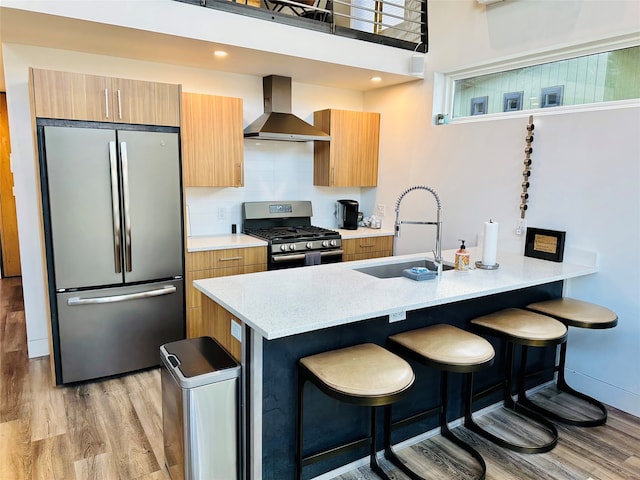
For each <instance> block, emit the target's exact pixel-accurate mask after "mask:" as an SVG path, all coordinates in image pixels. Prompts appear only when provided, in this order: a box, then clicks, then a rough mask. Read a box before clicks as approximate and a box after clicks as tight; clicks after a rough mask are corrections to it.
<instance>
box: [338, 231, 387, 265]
mask: <svg viewBox="0 0 640 480" xmlns="http://www.w3.org/2000/svg"><path fill="white" fill-rule="evenodd" d="M342 250H344V253H343V254H342V260H343V261H345V262H350V261H352V260H367V259H369V258H378V257H390V256H391V255H393V235H385V236H383V237H363V238H349V239H342Z"/></svg>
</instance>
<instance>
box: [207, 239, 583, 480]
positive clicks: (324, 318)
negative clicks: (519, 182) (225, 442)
mask: <svg viewBox="0 0 640 480" xmlns="http://www.w3.org/2000/svg"><path fill="white" fill-rule="evenodd" d="M454 253H455V251H454V250H451V251H446V252H444V258H445V262H449V263H452V260H453V255H454ZM476 253H477V252H475V251H474V250H473V249H472V251H471V254H472V257H474V258H475V257H476V255H475V254H476ZM424 258H428V256H426V255H424V254H422V255H420V254H414V255H403V256H398V257H387V258H378V259H372V260H363V261H357V262H345V263H338V264H329V265H319V266H314V267H307V268H295V269H286V270H277V271H269V272H259V273H253V274H248V275H234V276H230V277H223V278H212V279H205V280H197V281H195V282H194V285H195V286H196V288H197V289H199V290H200V291H202V292H203V293H204V295H206V296H207V297H208V298H209V299H210V300H212V301H213V302H215V303H217V304H219V305H220V306H222V307H223V308H224V309H226V310H227V311H228V312H230V314H231V315H232V316H234V317H235V318H236V319H237V320H239V321H241V322H242V323H243V324H244V330H243V332H242V334H243V348H242V364H243V368H244V370H243V372H244V373H243V374H244V376H245V377H244V389H245V392H244V395H245V397H244V398H245V405H246V408H245V418H244V420H245V430H244V431H245V440H246V449H247V450H246V458H247V459H248V462H246V465H247V469H248V473H247V478H250V479H273V480H275V479H281V478H292V476H293V473H292V472H293V471H294V470H293V468H294V455H295V417H296V412H295V397H296V395H295V365H296V361H297V359H298V358H301V357H303V356H306V355H311V354H314V353H318V352H321V351H327V350H331V349H335V348H340V347H344V346H348V345H353V344H356V343H361V342H373V343H377V344H379V345H384V343H385V340H386V338H387V337H388V336H389V335H392V334H395V333H398V332H401V331H407V330H412V329H415V328H419V327H422V326H425V325H429V324H435V323H450V324H453V325H456V326H459V327H462V328H468V322H469V320H470V319H472V318H474V317H476V316H479V315H483V314H487V313H490V312H493V311H497V310H500V309H502V308H507V307H522V306H524V305H526V304H528V303H530V302H533V301H539V300H543V299H548V298H555V297H559V296H561V295H562V291H563V282H564V281H565V280H568V279H571V278H575V277H580V276H584V275H589V274H593V273H595V272H596V268H595V266H594V265H595V262H588V261H585V262H579V263H568V262H567V263H555V262H548V261H544V260H538V259H533V258H528V257H524V256H522V255H517V254H507V253H502V252H501V253H500V255H499V257H498V261H499V263H500V268H498V269H497V270H478V269H476V270H471V271H468V272H457V271H454V270H451V271H445V272H443V273H442V275H441V276H440V277H439V278H437V279H435V280H428V281H422V282H416V281H413V280H410V279H407V278H404V277H397V278H377V277H374V276H371V275H368V274H366V273H363V272H360V271H357V270H355V269H356V268H363V267H368V266H375V265H383V264H389V263H398V262H404V261H409V260H418V259H424ZM203 301H208V300H203ZM390 318H391V319H393V320H394V321H392V322H390V321H389V319H390ZM396 320H397V321H396ZM492 343H495V342H493V340H492ZM494 347H495V348H496V353H497V357H496V358H500V354H501V347H500V346H499V345H495V344H494ZM539 350H541V351H542V352H540V355H539V356H538V357H535V356H532V358H531V359H530V361H531V363H533V364H534V366H540V367H542V366H551V365H552V364H553V361H554V359H555V351H552V350H548V351H545V350H546V349H539ZM490 370H491V372H490V373H488V374H487V376H486V378H485V377H482V376H478V379H479V380H480V384H481V385H487V384H491V383H492V382H495V381H496V380H499V373H498V372H497V371H496V369H495V368H494V369H490ZM434 375H435V373H434ZM436 378H437V377H436V376H434V377H432V378H425V377H424V376H423V378H420V376H419V378H418V379H417V382H416V387H415V392H416V395H412V396H411V397H410V398H411V399H412V400H411V402H413V403H411V402H407V404H406V405H404V406H403V407H401V408H400V409H398V410H399V411H398V413H399V415H402V414H403V412H404V414H405V415H407V414H409V413H412V412H415V411H417V410H419V409H421V408H424V407H425V405H429V404H430V403H429V402H432V401H433V402H432V403H435V398H436V396H435V395H436V394H437V392H434V391H433V390H434V389H433V387H432V385H437V383H435V382H437V380H436ZM549 379H550V377H549V378H547V379H546V380H549ZM546 380H545V379H542V380H539V381H538V383H542V382H544V381H546ZM421 382H423V383H424V382H426V383H425V384H424V385H423V384H421ZM429 382H432V383H431V384H429ZM454 389H458V390H457V391H458V392H459V391H461V390H460V389H461V385H459V384H457V383H456V384H455V385H454ZM423 392H424V395H423ZM309 393H310V395H308V396H306V397H305V398H306V399H305V402H307V401H308V402H310V404H311V405H312V408H309V411H311V412H314V416H313V417H312V418H309V422H310V423H309V424H307V426H306V427H305V428H310V429H312V430H315V431H316V432H317V435H312V436H310V437H313V438H314V444H313V445H308V448H309V449H310V450H314V449H316V448H321V447H322V446H323V441H325V440H326V438H328V436H329V435H331V434H333V435H335V432H328V431H327V430H329V428H330V427H329V426H328V425H327V423H331V425H333V424H334V422H335V425H340V432H341V434H342V431H343V430H347V431H345V432H344V435H345V438H347V437H348V438H353V436H354V435H355V436H357V435H359V433H360V432H361V431H362V429H363V428H366V426H365V425H366V422H367V415H366V413H365V412H361V411H359V410H358V409H357V408H356V407H352V406H347V407H345V406H344V405H336V404H334V403H332V402H330V401H327V399H326V397H324V398H322V394H321V393H319V392H315V391H310V392H309ZM459 397H460V395H459V394H458V395H456V394H455V393H454V394H453V395H452V399H456V398H459ZM408 400H409V399H408ZM497 401H499V396H497V397H489V398H487V399H486V403H485V404H481V405H478V408H482V407H484V406H487V405H489V404H492V403H495V402H497ZM454 402H455V400H454ZM415 404H417V406H416V405H415ZM456 416H457V417H459V416H461V410H460V405H455V404H454V405H452V408H451V417H452V418H456ZM345 419H348V421H345ZM328 420H330V422H328ZM434 420H435V419H434ZM345 425H351V426H352V427H346V428H344V429H343V427H344V426H345ZM363 426H364V427H363ZM350 428H352V430H351V431H348V430H349V429H350ZM432 428H435V422H431V423H429V422H424V423H421V424H416V425H415V426H412V428H407V429H406V432H403V434H404V435H405V438H411V437H413V436H416V435H419V434H421V433H423V432H425V431H428V430H430V429H432ZM334 440H335V437H334ZM365 455H366V452H358V451H356V452H354V456H353V457H350V458H346V459H345V458H344V457H342V458H339V459H337V460H338V461H337V462H336V463H335V464H332V463H331V462H326V464H320V465H317V466H318V467H320V468H322V470H317V471H315V472H313V475H319V474H321V473H323V472H324V471H326V470H327V469H331V468H337V466H339V465H341V464H344V463H349V462H351V461H354V460H356V459H358V458H361V457H364V456H365ZM314 467H316V466H315V465H314ZM310 470H313V469H310Z"/></svg>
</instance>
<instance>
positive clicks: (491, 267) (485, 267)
mask: <svg viewBox="0 0 640 480" xmlns="http://www.w3.org/2000/svg"><path fill="white" fill-rule="evenodd" d="M499 266H500V264H499V263H496V264H494V265H485V264H484V263H482V261H481V260H478V261H477V262H476V268H479V269H481V270H496V269H497V268H498V267H499Z"/></svg>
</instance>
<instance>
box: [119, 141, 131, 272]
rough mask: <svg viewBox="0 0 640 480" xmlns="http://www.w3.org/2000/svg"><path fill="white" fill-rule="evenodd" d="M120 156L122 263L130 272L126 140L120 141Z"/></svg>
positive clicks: (129, 219)
mask: <svg viewBox="0 0 640 480" xmlns="http://www.w3.org/2000/svg"><path fill="white" fill-rule="evenodd" d="M120 157H121V160H122V199H123V202H124V263H125V271H127V272H130V271H131V268H132V260H131V215H130V200H129V158H128V156H127V142H120Z"/></svg>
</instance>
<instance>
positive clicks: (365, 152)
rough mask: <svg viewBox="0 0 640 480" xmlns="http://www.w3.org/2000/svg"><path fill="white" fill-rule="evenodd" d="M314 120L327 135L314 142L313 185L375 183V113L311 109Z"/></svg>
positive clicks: (377, 120) (377, 134) (377, 128)
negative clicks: (314, 110) (329, 139)
mask: <svg viewBox="0 0 640 480" xmlns="http://www.w3.org/2000/svg"><path fill="white" fill-rule="evenodd" d="M314 124H315V125H316V126H317V127H319V128H321V129H323V130H324V131H325V132H328V133H329V134H330V135H331V141H329V142H315V143H314V185H325V186H330V187H373V186H376V185H377V183H378V147H379V143H380V114H379V113H373V112H354V111H347V110H333V109H332V110H324V111H321V112H315V113H314Z"/></svg>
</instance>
